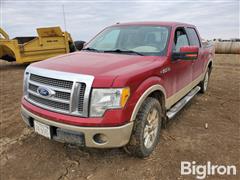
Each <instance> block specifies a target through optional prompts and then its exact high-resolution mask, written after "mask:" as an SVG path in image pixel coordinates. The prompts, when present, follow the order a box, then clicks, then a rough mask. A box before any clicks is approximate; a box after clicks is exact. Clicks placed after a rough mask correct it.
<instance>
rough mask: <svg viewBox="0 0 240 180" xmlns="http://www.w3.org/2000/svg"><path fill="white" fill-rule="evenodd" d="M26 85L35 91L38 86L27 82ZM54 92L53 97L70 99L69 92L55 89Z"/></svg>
mask: <svg viewBox="0 0 240 180" xmlns="http://www.w3.org/2000/svg"><path fill="white" fill-rule="evenodd" d="M28 87H29V89H30V90H31V91H33V92H35V93H37V88H38V87H39V86H37V85H34V84H31V83H29V86H28ZM55 92H56V94H55V95H54V96H53V97H55V98H57V99H64V100H70V97H71V93H67V92H61V91H55Z"/></svg>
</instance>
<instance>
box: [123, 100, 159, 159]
mask: <svg viewBox="0 0 240 180" xmlns="http://www.w3.org/2000/svg"><path fill="white" fill-rule="evenodd" d="M161 113H162V109H161V105H160V103H159V101H158V100H157V99H155V98H152V97H148V98H147V99H146V100H145V101H144V102H143V104H142V105H141V107H140V109H139V111H138V114H137V116H136V120H135V123H134V128H133V132H132V135H131V138H130V141H129V143H128V144H127V145H126V147H125V150H126V151H127V153H129V154H131V155H133V156H137V157H140V158H144V157H147V156H149V155H150V154H151V153H152V152H153V150H154V149H155V147H156V145H157V144H158V142H159V138H160V131H161V124H162V114H161ZM149 122H151V123H150V124H149ZM149 131H150V132H149ZM150 134H151V135H150Z"/></svg>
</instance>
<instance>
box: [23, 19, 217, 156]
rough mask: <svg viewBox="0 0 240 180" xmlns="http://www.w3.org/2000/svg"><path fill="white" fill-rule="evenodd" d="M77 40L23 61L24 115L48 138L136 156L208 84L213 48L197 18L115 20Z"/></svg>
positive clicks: (150, 146)
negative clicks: (63, 50) (69, 47)
mask: <svg viewBox="0 0 240 180" xmlns="http://www.w3.org/2000/svg"><path fill="white" fill-rule="evenodd" d="M77 47H78V48H79V50H80V49H81V51H79V52H74V53H71V54H67V55H62V56H58V57H55V58H51V59H48V60H46V61H41V62H37V63H34V64H31V65H30V66H28V67H27V69H26V71H25V74H24V95H23V98H22V102H21V104H22V107H21V115H22V118H23V120H24V121H25V122H26V123H27V124H28V126H30V127H33V128H34V129H35V131H36V132H37V133H39V134H41V135H43V136H45V137H47V138H49V139H54V140H57V141H60V142H67V143H73V144H77V145H79V146H86V147H93V148H113V147H125V149H126V150H127V151H128V152H130V153H131V154H133V155H135V156H138V157H146V156H148V155H150V154H151V152H152V151H153V150H154V148H155V147H156V145H157V143H158V142H159V137H160V131H161V128H163V127H165V126H166V123H167V121H168V120H169V119H171V118H173V117H174V116H175V114H176V113H177V112H178V111H179V110H180V109H182V108H183V107H184V105H185V104H186V103H187V102H188V101H189V100H190V99H191V98H192V97H193V96H194V95H196V94H197V93H198V92H199V91H200V92H202V93H204V92H205V91H206V90H207V86H208V80H209V76H210V73H211V70H212V60H213V56H214V48H213V47H212V46H210V45H209V46H206V45H203V44H202V42H201V39H200V36H199V34H198V31H197V29H196V27H195V26H193V25H190V24H184V23H172V22H141V23H118V24H115V25H113V26H110V27H107V28H105V29H104V30H103V31H101V32H100V33H99V34H98V35H97V36H95V37H94V38H93V39H92V40H91V41H90V42H88V43H85V44H84V45H83V43H81V42H80V43H78V44H77Z"/></svg>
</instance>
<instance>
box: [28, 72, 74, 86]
mask: <svg viewBox="0 0 240 180" xmlns="http://www.w3.org/2000/svg"><path fill="white" fill-rule="evenodd" d="M30 80H31V81H35V82H38V83H41V84H46V85H49V86H55V87H60V88H66V89H72V85H73V82H72V81H64V80H60V79H54V78H48V77H42V76H38V75H35V74H31V76H30Z"/></svg>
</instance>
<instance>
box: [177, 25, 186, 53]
mask: <svg viewBox="0 0 240 180" xmlns="http://www.w3.org/2000/svg"><path fill="white" fill-rule="evenodd" d="M183 46H189V41H188V37H187V33H186V31H185V29H184V28H177V29H176V31H175V35H174V45H173V52H180V48H181V47H183Z"/></svg>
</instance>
